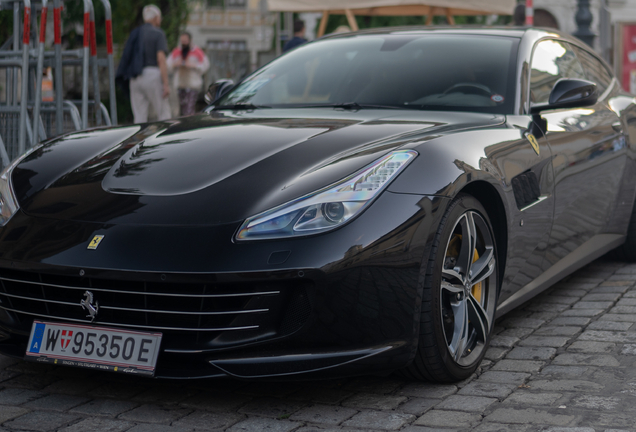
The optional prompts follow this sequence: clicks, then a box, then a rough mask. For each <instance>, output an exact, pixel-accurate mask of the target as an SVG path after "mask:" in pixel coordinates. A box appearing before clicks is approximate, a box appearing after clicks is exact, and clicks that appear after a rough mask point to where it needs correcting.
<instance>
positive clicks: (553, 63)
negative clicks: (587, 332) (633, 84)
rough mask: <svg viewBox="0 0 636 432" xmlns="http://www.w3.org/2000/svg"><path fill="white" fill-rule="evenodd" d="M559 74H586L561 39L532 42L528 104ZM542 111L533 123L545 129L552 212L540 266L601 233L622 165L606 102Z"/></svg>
mask: <svg viewBox="0 0 636 432" xmlns="http://www.w3.org/2000/svg"><path fill="white" fill-rule="evenodd" d="M561 78H577V79H589V78H590V74H586V71H585V70H584V68H583V65H582V63H581V61H580V60H579V57H578V56H577V54H576V51H575V49H574V48H573V47H572V46H571V45H570V44H568V43H566V42H564V41H559V40H555V39H546V40H542V41H540V42H538V43H537V45H536V47H535V49H534V52H533V56H532V61H531V71H530V101H531V104H541V103H547V102H548V98H549V95H550V91H551V90H552V87H553V86H554V84H555V83H556V82H557V81H558V80H559V79H561ZM598 90H600V91H601V92H603V94H601V95H600V98H599V100H598V101H597V103H596V104H594V105H592V106H588V107H581V108H567V109H555V110H546V111H542V112H541V114H540V116H536V117H537V118H536V120H535V121H536V122H537V123H539V124H540V125H541V127H543V128H544V129H545V130H546V134H545V136H544V137H543V138H542V139H545V140H546V141H547V143H548V144H549V146H550V149H551V151H552V168H553V172H554V194H555V205H554V217H553V225H552V230H551V235H550V242H549V244H548V246H547V250H546V254H545V259H546V262H545V263H544V268H549V267H551V266H552V265H554V264H556V263H557V262H558V261H559V260H561V259H562V258H564V257H565V256H567V255H568V254H570V253H571V252H573V251H575V250H576V249H577V248H579V247H581V245H583V244H584V243H585V242H586V241H588V240H590V239H591V238H592V237H593V236H594V235H596V234H599V233H601V232H604V230H605V228H606V227H607V225H608V223H609V221H610V217H611V214H612V210H613V209H614V207H615V204H616V196H617V192H618V191H617V185H619V184H620V179H621V178H622V176H623V171H624V167H625V154H624V151H622V147H624V138H623V139H621V138H622V133H621V126H620V119H619V117H618V115H617V114H616V113H615V112H614V111H612V110H611V109H610V107H609V106H608V104H607V91H606V89H603V88H602V86H599V88H598Z"/></svg>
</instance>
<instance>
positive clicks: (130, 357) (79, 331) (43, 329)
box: [25, 321, 161, 376]
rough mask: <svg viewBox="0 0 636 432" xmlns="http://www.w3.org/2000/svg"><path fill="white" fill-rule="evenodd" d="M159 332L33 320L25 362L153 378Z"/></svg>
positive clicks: (159, 342) (159, 339) (159, 341)
mask: <svg viewBox="0 0 636 432" xmlns="http://www.w3.org/2000/svg"><path fill="white" fill-rule="evenodd" d="M160 344H161V333H145V332H137V331H130V330H123V329H117V328H107V327H93V326H88V325H78V324H66V323H51V322H42V321H33V327H31V336H30V337H29V345H28V347H27V351H26V356H25V358H26V359H27V360H31V361H38V362H44V363H53V364H58V365H65V366H78V367H84V368H90V369H95V370H107V371H113V372H123V373H131V374H136V375H149V376H154V374H155V365H156V364H157V357H158V355H159V345H160Z"/></svg>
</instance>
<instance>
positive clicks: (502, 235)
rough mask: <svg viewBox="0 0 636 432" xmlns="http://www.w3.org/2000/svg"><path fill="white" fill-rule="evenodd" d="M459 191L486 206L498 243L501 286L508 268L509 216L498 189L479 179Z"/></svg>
mask: <svg viewBox="0 0 636 432" xmlns="http://www.w3.org/2000/svg"><path fill="white" fill-rule="evenodd" d="M459 192H461V193H464V194H468V195H471V196H472V197H474V198H475V199H477V200H478V201H479V202H480V203H481V205H483V206H484V208H485V209H486V212H487V213H488V218H489V219H490V222H491V224H492V229H493V231H494V233H493V234H494V235H495V242H496V243H497V260H498V262H499V263H500V265H499V266H498V269H499V274H498V277H499V286H500V287H501V283H502V281H503V276H504V269H505V268H506V256H507V253H508V250H507V249H508V218H507V217H506V208H505V206H504V202H503V200H502V198H501V196H500V195H499V192H498V191H497V189H496V188H495V187H494V186H493V185H492V184H490V183H489V182H487V181H482V180H477V181H474V182H472V183H469V184H467V185H466V186H464V187H463V188H462V189H461V190H460V191H459Z"/></svg>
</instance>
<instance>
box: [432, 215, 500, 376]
mask: <svg viewBox="0 0 636 432" xmlns="http://www.w3.org/2000/svg"><path fill="white" fill-rule="evenodd" d="M495 269H496V257H495V245H494V240H493V236H492V234H491V232H490V229H489V226H488V224H487V223H486V221H485V220H484V218H483V217H482V216H481V215H480V214H479V213H477V212H475V211H473V210H468V211H466V212H464V213H463V214H462V215H461V216H460V217H459V219H458V220H457V222H456V223H455V227H454V228H453V232H452V234H451V236H450V238H449V241H448V244H447V245H446V251H445V257H444V265H443V268H442V281H441V300H442V301H441V308H442V310H441V316H442V321H443V322H442V327H443V329H444V336H445V338H446V344H447V347H448V351H449V353H450V355H451V357H452V358H453V360H454V361H455V363H457V364H458V365H460V366H470V365H472V364H473V363H474V362H475V361H476V360H477V359H479V358H480V357H481V354H482V353H483V350H484V349H485V347H486V343H487V341H488V337H489V335H490V330H491V327H492V324H493V323H492V322H493V317H494V312H495V300H496V294H497V293H496V287H497V281H496V277H497V272H496V271H495Z"/></svg>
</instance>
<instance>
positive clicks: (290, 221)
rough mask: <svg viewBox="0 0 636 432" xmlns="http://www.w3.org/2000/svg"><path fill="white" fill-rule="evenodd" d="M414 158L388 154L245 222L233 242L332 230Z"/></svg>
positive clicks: (407, 154) (410, 154)
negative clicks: (343, 177)
mask: <svg viewBox="0 0 636 432" xmlns="http://www.w3.org/2000/svg"><path fill="white" fill-rule="evenodd" d="M415 156H417V152H416V151H414V150H397V151H394V152H391V153H389V154H387V155H386V156H384V157H382V158H381V159H378V160H377V161H375V162H373V163H372V164H371V165H369V166H367V167H366V168H363V169H362V170H360V171H358V172H356V173H355V174H353V175H351V176H349V177H347V178H345V179H343V180H340V181H339V182H337V183H335V184H333V185H330V186H328V187H326V188H324V189H321V190H319V191H316V192H314V193H311V194H309V195H305V196H304V197H301V198H298V199H296V200H294V201H291V202H288V203H286V204H283V205H280V206H278V207H276V208H273V209H271V210H268V211H266V212H263V213H261V214H258V215H256V216H253V217H251V218H249V219H247V220H246V221H245V222H243V225H241V228H240V229H239V232H238V234H237V235H236V238H237V240H261V239H273V238H283V237H293V236H299V235H309V234H317V233H322V232H325V231H329V230H331V229H334V228H336V227H338V226H340V225H342V224H344V223H345V222H347V221H349V220H351V219H352V218H353V217H355V216H356V215H358V214H359V213H361V212H362V210H364V209H365V208H366V207H367V206H368V205H369V204H370V203H371V202H372V201H373V199H374V198H375V197H377V196H378V195H379V193H380V192H381V191H382V190H383V189H384V188H385V187H386V186H387V185H388V184H389V183H390V182H391V180H393V179H394V178H395V177H396V176H397V175H398V174H399V173H400V172H401V171H402V170H403V169H404V167H406V165H408V163H409V162H410V161H411V160H413V158H415Z"/></svg>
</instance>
